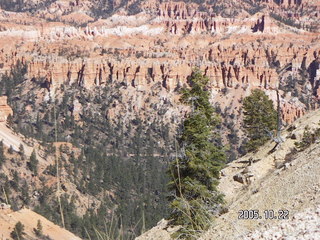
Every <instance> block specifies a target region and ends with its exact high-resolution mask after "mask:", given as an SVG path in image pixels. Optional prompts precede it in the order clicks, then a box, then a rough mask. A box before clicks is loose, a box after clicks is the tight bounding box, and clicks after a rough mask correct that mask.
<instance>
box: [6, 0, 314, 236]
mask: <svg viewBox="0 0 320 240" xmlns="http://www.w3.org/2000/svg"><path fill="white" fill-rule="evenodd" d="M21 2H22V3H21ZM319 22H320V1H315V0H313V1H305V0H273V1H271V0H263V1H258V0H257V1H255V0H241V1H239V0H225V1H210V0H203V1H190V2H187V1H156V0H147V1H140V0H130V1H120V0H116V1H103V0H84V1H79V0H45V1H38V0H25V1H13V2H12V1H11V2H10V1H3V2H1V3H0V76H1V78H2V81H1V82H2V85H1V86H2V88H3V89H1V91H2V93H3V94H4V95H8V99H7V98H6V96H2V97H1V98H0V121H2V122H5V121H6V120H7V118H8V116H9V115H13V120H12V121H11V126H10V127H11V128H12V129H14V130H16V129H19V130H20V131H21V133H22V134H23V135H25V138H23V139H24V141H25V142H24V144H25V146H26V153H27V156H28V157H29V156H30V155H31V153H32V150H33V149H35V150H36V151H37V154H38V155H37V156H38V159H39V160H40V165H41V169H40V170H41V171H42V173H41V174H40V176H42V175H43V176H45V178H48V179H51V180H50V182H51V183H52V184H51V186H50V187H52V189H54V187H55V186H56V184H55V183H56V179H54V178H55V176H54V174H55V173H54V164H55V159H54V156H53V154H52V152H51V155H48V156H46V154H44V152H45V151H52V149H51V148H50V146H46V147H44V146H42V145H41V144H44V145H45V143H46V142H47V143H48V142H60V143H61V144H59V143H55V144H53V145H54V147H56V149H59V151H60V152H63V151H61V148H62V147H61V146H64V145H66V146H71V147H70V149H73V150H72V151H70V152H71V153H72V154H71V153H69V152H68V151H66V152H65V153H63V154H61V156H62V159H64V160H63V161H64V166H63V167H62V175H63V176H62V180H61V182H62V183H63V185H64V187H65V189H64V192H65V193H67V194H73V193H74V195H75V196H76V197H77V200H76V201H74V202H73V203H74V204H75V207H76V209H77V211H75V212H76V214H77V215H79V216H81V217H83V216H86V213H87V212H86V211H87V210H88V209H89V208H90V209H91V207H92V209H93V210H92V211H93V212H98V208H100V206H101V205H103V204H104V200H105V199H103V200H102V198H103V197H102V196H104V197H105V198H106V199H107V200H106V202H107V203H108V205H107V206H108V208H107V210H106V209H103V208H102V210H104V211H105V212H107V215H108V216H109V217H110V218H111V213H112V214H113V211H114V210H115V209H117V207H119V206H120V207H119V208H121V206H122V205H121V204H123V203H121V204H120V203H119V202H120V201H121V200H123V199H124V197H123V194H124V193H123V190H122V189H120V191H118V190H119V189H117V188H119V183H118V182H117V183H113V182H111V183H110V184H107V181H108V180H110V179H112V180H114V181H119V180H118V176H112V177H113V178H109V175H112V173H110V172H109V171H111V172H112V170H110V168H111V167H110V166H113V167H114V165H112V164H114V159H113V157H114V156H117V157H119V156H120V157H121V160H123V163H128V162H133V163H134V164H135V165H132V166H131V165H130V166H131V167H132V169H133V166H136V167H137V166H138V167H141V166H140V165H139V164H141V165H142V167H141V168H137V169H139V170H140V171H142V170H141V169H145V168H147V166H148V165H147V163H148V164H149V162H148V161H149V159H148V158H147V157H146V156H149V155H148V154H150V152H151V153H152V154H153V155H152V156H153V157H157V158H159V159H160V160H159V159H157V161H159V162H160V163H161V164H159V166H164V165H165V163H166V161H167V160H166V158H169V157H171V156H173V153H174V144H173V142H174V140H175V138H176V135H177V133H178V132H179V126H180V125H181V122H182V120H183V119H184V118H185V116H186V115H187V114H188V112H189V111H190V108H189V107H188V106H185V105H183V104H181V102H180V93H181V89H183V88H185V87H189V78H190V76H191V74H192V72H193V71H195V69H200V70H201V72H202V74H203V75H205V76H206V77H208V79H209V86H208V90H209V92H210V101H211V103H212V104H213V105H214V106H215V108H216V110H217V112H218V113H219V115H221V126H220V129H219V134H220V135H221V136H222V143H223V144H224V145H225V146H226V148H230V149H231V150H230V151H231V153H228V154H229V155H233V156H232V157H230V159H229V160H230V161H232V160H234V159H235V158H236V157H237V156H238V155H239V154H240V155H241V154H242V153H243V152H241V145H242V144H243V142H244V140H245V135H244V130H243V128H242V116H243V114H242V107H241V106H242V102H243V99H244V98H245V97H246V96H249V95H250V93H251V91H252V90H253V89H256V88H258V89H262V90H263V91H264V92H265V93H266V94H267V95H268V96H269V98H270V99H272V100H273V102H274V106H275V107H276V105H277V91H278V92H279V94H280V108H281V117H282V120H283V125H284V126H287V125H289V124H291V123H293V122H294V121H296V120H297V119H299V118H301V117H303V116H304V115H306V114H308V112H309V111H310V110H314V109H317V108H319V103H320V25H319ZM10 81H11V82H10ZM3 82H4V83H3ZM12 82H13V83H12ZM7 100H8V101H7ZM10 120H11V119H10ZM2 124H3V125H1V126H2V129H6V131H9V132H10V134H11V135H12V136H13V133H12V131H13V130H12V129H8V128H7V127H6V126H5V124H4V123H2ZM19 136H20V135H19ZM21 136H22V135H21ZM28 138H30V143H31V144H29V145H28V144H26V142H28ZM33 138H36V139H38V140H37V141H35V140H32V139H33ZM141 139H142V140H141ZM11 142H12V141H11ZM32 143H33V145H32ZM62 143H63V144H62ZM4 144H5V145H7V146H8V147H9V145H12V144H10V141H4ZM90 144H91V145H97V146H99V153H101V154H102V153H104V154H105V155H102V156H101V159H104V160H105V159H108V161H106V162H107V163H106V165H107V164H110V166H109V165H107V167H106V166H101V165H99V161H98V160H99V159H100V158H99V157H97V156H96V155H94V154H92V152H91V151H93V150H92V149H90V148H87V146H91V145H90ZM27 145H28V147H27ZM75 146H76V147H75ZM13 147H14V150H15V151H19V149H18V148H19V146H18V144H14V146H13ZM149 147H150V149H149ZM66 148H68V147H66ZM44 149H45V150H44ZM50 149H51V150H50ZM38 152H40V154H39V153H38ZM71 155H73V156H72V157H71ZM85 155H87V156H85ZM120 157H119V159H120ZM143 157H146V158H145V159H144V158H143ZM46 158H47V159H46ZM48 159H49V160H48ZM75 159H76V160H75ZM96 159H98V160H97V161H96ZM119 159H117V160H119ZM128 160H130V161H128ZM131 160H132V161H131ZM88 163H89V164H91V165H92V166H94V167H92V169H90V170H87V168H86V166H87V164H88ZM77 164H78V165H77ZM144 164H145V165H144ZM26 166H27V165H26ZM26 166H24V167H26ZM121 166H122V165H121ZM157 166H158V165H157ZM159 166H158V168H159V169H160V170H159V172H160V173H159V174H160V175H161V173H162V172H161V171H164V170H163V169H161V167H159ZM22 167H23V166H22ZM78 168H80V169H81V168H83V169H86V170H83V169H81V170H83V172H81V171H80V173H79V172H78V171H79V169H78ZM102 168H105V169H107V170H102ZM6 169H9V170H8V171H7V173H8V176H10V179H11V178H13V175H12V174H13V173H12V172H13V170H10V165H9V164H7V165H6ZM52 169H53V170H52ZM28 171H29V170H28ZM96 172H99V174H101V176H103V177H101V176H100V175H99V174H98V173H96ZM101 172H102V173H101ZM134 172H138V170H137V171H134ZM157 173H158V172H157ZM32 174H33V173H32V172H31V171H29V172H28V175H30V178H34V177H32ZM140 177H141V176H138V177H136V176H135V175H133V177H132V178H133V179H139V180H140V181H141V179H140ZM122 178H124V176H123V177H122ZM122 178H121V179H122ZM145 178H147V177H145ZM154 178H156V177H154ZM34 179H36V178H34ZM39 179H40V178H39ZM92 179H94V180H95V181H96V182H98V184H96V182H95V183H94V184H96V185H98V186H99V187H97V189H98V190H96V191H93V190H92V192H91V189H93V188H94V187H96V185H94V184H92V183H91V182H90V181H91V180H92ZM115 179H116V180H115ZM129 179H130V178H129ZM159 179H160V177H159ZM36 181H38V180H36ZM39 181H40V180H39ZM110 181H111V180H110ZM144 181H145V180H144ZM159 181H160V180H159ZM161 181H163V180H161ZM131 182H133V180H129V181H128V183H131ZM108 183H109V182H108ZM128 183H126V184H127V185H128ZM90 184H92V185H90ZM100 185H103V188H101V186H100ZM79 186H80V187H79ZM88 186H89V187H88ZM105 186H107V187H105ZM128 186H129V185H128ZM86 187H87V188H88V189H89V190H88V189H87V188H86ZM144 187H145V186H144ZM144 187H143V188H144ZM44 188H45V187H44ZM137 188H138V187H137ZM101 189H102V190H101ZM155 189H156V190H152V191H149V192H151V193H152V194H153V193H154V194H153V195H155V196H156V197H154V196H153V195H152V197H154V198H156V200H154V202H157V201H159V199H158V198H160V197H159V196H161V197H163V195H164V192H165V191H164V190H163V192H161V191H162V187H161V191H160V190H158V186H157V188H155ZM33 190H34V191H36V190H37V191H40V190H39V189H36V188H34V189H33ZM41 191H44V190H43V189H41ZM121 191H122V192H121ZM140 191H142V190H140V188H139V189H138V190H132V192H130V193H129V194H132V196H134V197H132V196H129V197H128V196H126V197H127V198H128V199H129V198H130V199H135V198H137V196H139V195H142V193H141V192H140ZM143 191H147V190H143ZM119 192H120V193H119ZM159 192H161V193H159ZM161 194H163V195H161ZM118 195H119V196H120V195H121V197H119V198H117V197H118ZM51 197H52V199H54V197H53V196H51ZM86 198H87V199H88V204H84V202H85V201H86V200H84V199H86ZM100 198H101V199H100ZM163 198H164V197H163ZM70 199H71V195H70V197H69V200H70ZM89 199H90V201H89ZM119 199H121V200H119ZM152 200H153V198H152ZM37 201H38V200H37V199H36V200H35V201H34V203H33V204H34V205H36V203H37ZM70 201H71V200H70ZM123 201H124V200H123ZM89 202H90V206H91V207H88V206H89ZM19 204H20V203H19ZM139 204H140V202H139ZM87 205H88V206H87ZM131 205H134V204H131ZM151 205H152V204H150V206H151ZM155 205H156V203H155ZM67 206H68V205H67ZM70 208H71V207H70ZM52 209H54V208H52ZM123 209H125V207H122V210H123ZM135 211H136V210H135ZM90 214H91V213H90ZM151 215H152V214H151ZM137 221H138V220H137ZM153 221H155V220H154V219H153ZM111 226H112V225H111ZM131 227H132V229H133V230H132V229H131V230H130V231H131V232H130V231H129V232H130V234H132V235H130V236H134V234H136V232H134V231H136V229H134V228H133V226H131ZM82 234H83V235H85V234H86V233H82Z"/></svg>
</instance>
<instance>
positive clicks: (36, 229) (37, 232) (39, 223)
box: [33, 220, 43, 237]
mask: <svg viewBox="0 0 320 240" xmlns="http://www.w3.org/2000/svg"><path fill="white" fill-rule="evenodd" d="M33 231H34V233H35V234H36V236H37V237H41V236H42V235H43V232H42V224H41V221H40V220H38V223H37V228H34V229H33Z"/></svg>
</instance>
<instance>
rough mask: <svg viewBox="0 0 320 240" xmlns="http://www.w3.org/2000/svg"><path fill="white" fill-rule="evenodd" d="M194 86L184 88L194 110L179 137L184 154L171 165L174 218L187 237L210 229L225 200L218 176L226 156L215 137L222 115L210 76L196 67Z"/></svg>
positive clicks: (171, 204)
mask: <svg viewBox="0 0 320 240" xmlns="http://www.w3.org/2000/svg"><path fill="white" fill-rule="evenodd" d="M189 81H190V86H191V88H190V89H184V90H183V92H182V97H181V102H182V103H184V104H188V105H190V106H191V108H192V111H191V113H190V114H189V116H188V117H187V118H186V120H185V121H184V123H183V133H182V135H181V138H180V139H179V144H180V147H181V154H180V156H178V157H177V158H176V159H175V160H174V161H173V162H172V163H171V164H170V167H169V174H170V177H171V181H170V182H169V190H171V191H172V192H173V195H172V196H171V197H169V200H170V202H171V203H170V207H171V208H172V213H171V216H170V217H171V219H172V223H173V224H175V225H182V226H183V228H182V230H181V231H180V232H179V234H182V235H183V236H184V237H185V238H188V236H190V234H192V235H194V234H195V233H197V232H200V231H202V230H206V229H207V228H208V227H209V225H210V222H211V220H212V217H213V215H212V211H213V210H214V209H215V208H216V207H217V206H218V205H219V204H221V203H223V198H222V195H221V194H220V193H219V192H218V191H217V188H216V187H217V185H218V176H219V171H220V170H221V168H222V166H223V164H224V162H225V160H226V157H225V153H224V151H223V150H222V148H221V147H219V146H217V144H216V143H215V140H216V139H218V136H217V135H216V134H215V133H214V130H215V128H216V126H217V125H218V124H219V118H218V116H217V115H216V113H215V111H214V108H213V107H212V106H211V104H210V102H209V94H210V93H209V91H208V89H207V84H208V81H209V79H208V78H207V77H204V76H203V75H202V74H201V72H200V71H198V70H196V71H194V73H193V74H192V75H191V78H190V79H189Z"/></svg>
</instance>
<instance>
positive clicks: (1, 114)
mask: <svg viewBox="0 0 320 240" xmlns="http://www.w3.org/2000/svg"><path fill="white" fill-rule="evenodd" d="M9 115H13V111H12V108H11V107H10V106H8V103H7V97H6V96H2V97H0V122H5V121H6V120H7V118H8V116H9Z"/></svg>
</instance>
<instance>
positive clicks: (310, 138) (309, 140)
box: [295, 127, 320, 152]
mask: <svg viewBox="0 0 320 240" xmlns="http://www.w3.org/2000/svg"><path fill="white" fill-rule="evenodd" d="M318 139H320V128H317V129H316V130H314V131H313V132H312V131H311V130H310V129H309V127H306V128H305V130H304V132H303V136H302V139H301V141H300V142H296V143H295V146H296V148H297V149H298V151H299V152H301V151H304V150H305V149H307V148H308V147H309V146H310V145H311V144H313V143H315V142H316V141H317V140H318Z"/></svg>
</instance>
